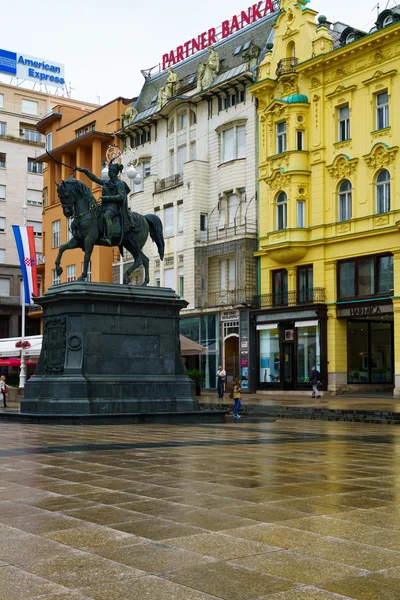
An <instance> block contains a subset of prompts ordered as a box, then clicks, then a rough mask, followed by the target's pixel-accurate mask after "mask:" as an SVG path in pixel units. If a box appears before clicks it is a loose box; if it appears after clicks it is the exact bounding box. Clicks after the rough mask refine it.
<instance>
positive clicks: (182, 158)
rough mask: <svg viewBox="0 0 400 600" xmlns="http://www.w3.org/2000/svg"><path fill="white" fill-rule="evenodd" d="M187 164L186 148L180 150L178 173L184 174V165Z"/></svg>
mask: <svg viewBox="0 0 400 600" xmlns="http://www.w3.org/2000/svg"><path fill="white" fill-rule="evenodd" d="M185 162H186V146H180V147H179V148H178V173H183V165H184V164H185Z"/></svg>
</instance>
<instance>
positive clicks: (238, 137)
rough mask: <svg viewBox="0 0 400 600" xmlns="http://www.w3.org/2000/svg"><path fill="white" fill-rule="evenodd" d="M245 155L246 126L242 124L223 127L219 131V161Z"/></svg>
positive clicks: (226, 160)
mask: <svg viewBox="0 0 400 600" xmlns="http://www.w3.org/2000/svg"><path fill="white" fill-rule="evenodd" d="M245 156H246V128H245V126H244V125H239V126H237V127H232V128H230V129H225V130H224V131H222V133H221V162H228V161H230V160H235V159H237V158H245Z"/></svg>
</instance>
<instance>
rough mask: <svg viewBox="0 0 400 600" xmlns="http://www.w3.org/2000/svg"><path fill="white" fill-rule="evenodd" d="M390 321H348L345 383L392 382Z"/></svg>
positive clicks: (391, 331) (391, 332) (391, 330)
mask: <svg viewBox="0 0 400 600" xmlns="http://www.w3.org/2000/svg"><path fill="white" fill-rule="evenodd" d="M392 337H393V324H392V323H391V322H381V321H348V323H347V378H348V383H391V382H392V381H393V358H392Z"/></svg>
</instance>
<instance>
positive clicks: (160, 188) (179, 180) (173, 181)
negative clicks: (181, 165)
mask: <svg viewBox="0 0 400 600" xmlns="http://www.w3.org/2000/svg"><path fill="white" fill-rule="evenodd" d="M178 185H183V173H177V174H176V175H171V176H170V177H166V178H165V179H159V180H158V181H155V182H154V193H155V194H159V193H160V192H165V190H169V189H171V188H174V187H176V186H178Z"/></svg>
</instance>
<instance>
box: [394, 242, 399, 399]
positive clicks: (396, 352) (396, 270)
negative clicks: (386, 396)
mask: <svg viewBox="0 0 400 600" xmlns="http://www.w3.org/2000/svg"><path fill="white" fill-rule="evenodd" d="M392 253H393V281H394V293H393V296H394V298H393V345H394V378H393V379H394V390H393V396H394V397H395V398H400V250H399V249H396V250H392Z"/></svg>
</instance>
